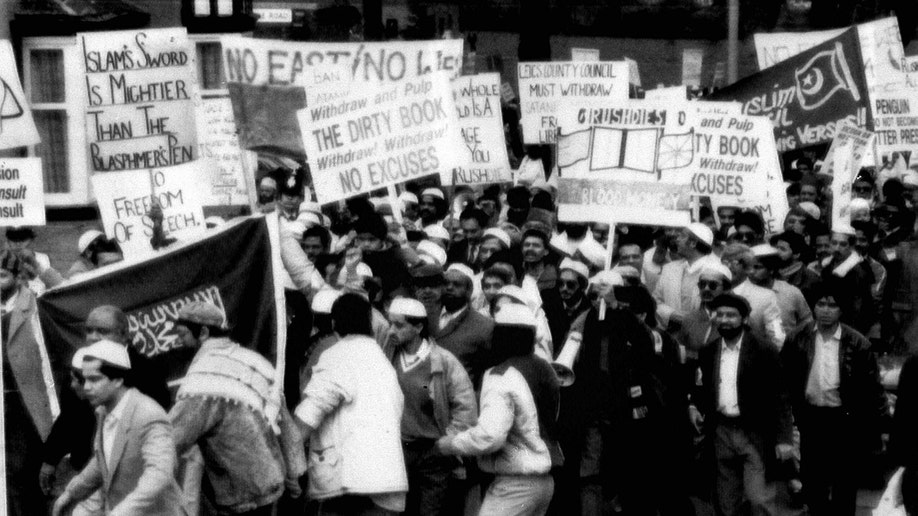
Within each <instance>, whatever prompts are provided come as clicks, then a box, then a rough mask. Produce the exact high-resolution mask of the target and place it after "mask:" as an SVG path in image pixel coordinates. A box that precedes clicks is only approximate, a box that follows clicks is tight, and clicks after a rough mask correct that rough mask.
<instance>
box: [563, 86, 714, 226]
mask: <svg viewBox="0 0 918 516" xmlns="http://www.w3.org/2000/svg"><path fill="white" fill-rule="evenodd" d="M695 120H696V114H695V112H694V110H693V109H690V108H689V107H688V102H684V103H683V105H681V106H677V107H674V106H673V105H671V104H668V103H661V102H653V101H647V100H624V101H614V100H605V99H602V100H600V99H590V100H587V101H575V100H567V101H565V102H564V103H563V104H562V106H561V108H560V109H559V119H558V122H559V125H560V127H561V130H560V134H559V141H558V168H559V170H560V173H561V176H560V177H559V178H558V218H559V220H562V221H566V222H567V221H570V222H591V221H593V222H596V221H598V222H606V221H608V220H610V219H611V218H612V215H611V213H612V211H614V214H615V215H614V218H615V221H616V222H628V223H638V224H647V223H650V221H656V220H658V219H659V220H663V219H666V218H667V217H672V216H676V217H678V218H680V219H681V218H682V217H684V216H686V213H687V212H686V213H678V214H675V215H674V213H673V212H683V211H685V210H688V209H689V193H690V187H689V184H690V181H691V178H692V169H693V163H694V161H695V153H694V147H693V142H694V133H693V129H694V126H695ZM653 223H656V222H653Z"/></svg>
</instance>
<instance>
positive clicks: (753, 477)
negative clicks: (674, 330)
mask: <svg viewBox="0 0 918 516" xmlns="http://www.w3.org/2000/svg"><path fill="white" fill-rule="evenodd" d="M712 307H713V308H714V309H715V315H714V321H715V324H716V325H717V331H718V333H719V334H720V338H719V339H717V340H716V341H715V342H714V343H712V344H711V345H710V346H707V347H705V348H704V349H702V350H701V354H700V357H699V364H700V369H701V382H700V383H701V385H700V386H699V389H698V392H697V394H696V395H695V396H693V402H694V403H695V404H696V405H697V406H698V408H699V409H700V410H701V413H702V414H704V422H705V427H706V431H707V432H708V435H707V438H708V442H710V443H712V444H713V448H714V449H713V453H714V461H715V465H716V478H715V495H716V496H715V509H716V513H717V514H718V515H723V516H732V515H738V514H743V512H742V511H743V506H744V505H745V504H746V503H747V502H748V503H749V505H750V506H751V509H752V511H751V512H752V514H753V515H754V516H756V515H767V516H772V515H775V514H777V506H776V503H775V492H776V491H775V485H774V483H773V482H771V481H770V477H772V476H773V473H774V469H775V467H776V466H777V462H778V461H779V460H788V459H790V458H791V455H792V453H793V445H792V444H791V443H792V437H793V435H792V434H793V428H792V417H791V408H790V403H789V401H788V399H787V389H786V386H785V384H784V381H783V377H782V371H781V362H780V358H779V356H778V351H777V349H775V348H774V347H773V346H771V345H770V344H764V343H760V342H759V341H757V340H755V338H754V337H752V334H751V333H750V331H749V328H748V326H747V325H746V321H747V319H748V317H749V311H750V308H749V304H748V302H747V301H746V300H745V299H744V298H742V297H740V296H737V295H735V294H731V293H727V294H721V295H720V296H718V297H717V298H716V299H714V301H713V302H712Z"/></svg>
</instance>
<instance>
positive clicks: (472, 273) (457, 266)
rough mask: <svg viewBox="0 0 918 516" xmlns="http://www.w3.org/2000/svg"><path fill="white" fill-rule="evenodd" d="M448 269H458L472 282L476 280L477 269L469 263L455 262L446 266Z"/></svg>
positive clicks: (457, 270)
mask: <svg viewBox="0 0 918 516" xmlns="http://www.w3.org/2000/svg"><path fill="white" fill-rule="evenodd" d="M446 270H447V271H456V272H458V273H459V274H462V275H463V276H465V277H466V278H468V279H469V281H471V282H473V283H474V282H475V271H473V270H472V269H471V268H470V267H469V266H468V265H465V264H464V263H454V264H452V265H450V266H449V267H447V268H446Z"/></svg>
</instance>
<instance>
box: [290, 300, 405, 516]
mask: <svg viewBox="0 0 918 516" xmlns="http://www.w3.org/2000/svg"><path fill="white" fill-rule="evenodd" d="M331 316H332V324H333V326H334V329H335V332H336V333H337V334H338V335H339V336H340V337H341V338H340V340H339V341H338V342H336V343H335V344H334V345H332V346H331V347H330V348H328V349H327V350H325V351H324V352H323V353H322V355H321V356H320V357H319V361H318V363H316V365H315V367H314V368H313V370H312V376H311V378H310V380H309V383H308V384H307V385H306V388H305V390H304V392H303V401H302V402H301V403H300V404H299V405H298V406H297V408H296V411H295V416H296V418H297V420H298V421H299V423H300V428H301V429H302V431H303V434H304V436H305V438H306V439H308V442H309V457H308V460H309V469H308V474H309V496H310V498H312V499H314V500H319V501H320V505H319V514H322V515H326V514H342V515H344V514H347V515H369V514H373V515H379V514H395V513H399V512H402V511H404V510H405V493H407V492H408V477H407V474H406V473H405V460H404V457H403V455H402V441H401V433H400V429H401V421H402V410H403V407H404V397H403V395H402V391H401V388H400V387H399V384H398V379H397V377H396V374H395V369H393V368H392V365H391V364H390V363H389V361H388V360H386V357H385V355H384V354H383V351H382V349H381V348H380V347H379V345H378V344H377V343H376V340H374V339H373V336H372V335H373V330H372V327H371V324H370V304H369V303H368V302H367V300H366V299H364V298H363V297H361V296H359V295H357V294H344V295H343V296H341V297H339V298H338V299H337V300H336V301H335V304H334V305H333V306H332V313H331Z"/></svg>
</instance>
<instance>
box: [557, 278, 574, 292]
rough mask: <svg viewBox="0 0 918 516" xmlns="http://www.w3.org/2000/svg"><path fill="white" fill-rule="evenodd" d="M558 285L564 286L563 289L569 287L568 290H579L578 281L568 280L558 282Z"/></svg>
mask: <svg viewBox="0 0 918 516" xmlns="http://www.w3.org/2000/svg"><path fill="white" fill-rule="evenodd" d="M558 285H560V286H562V287H567V288H569V289H571V290H573V289H575V288H577V281H576V280H567V281H564V280H558Z"/></svg>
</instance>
